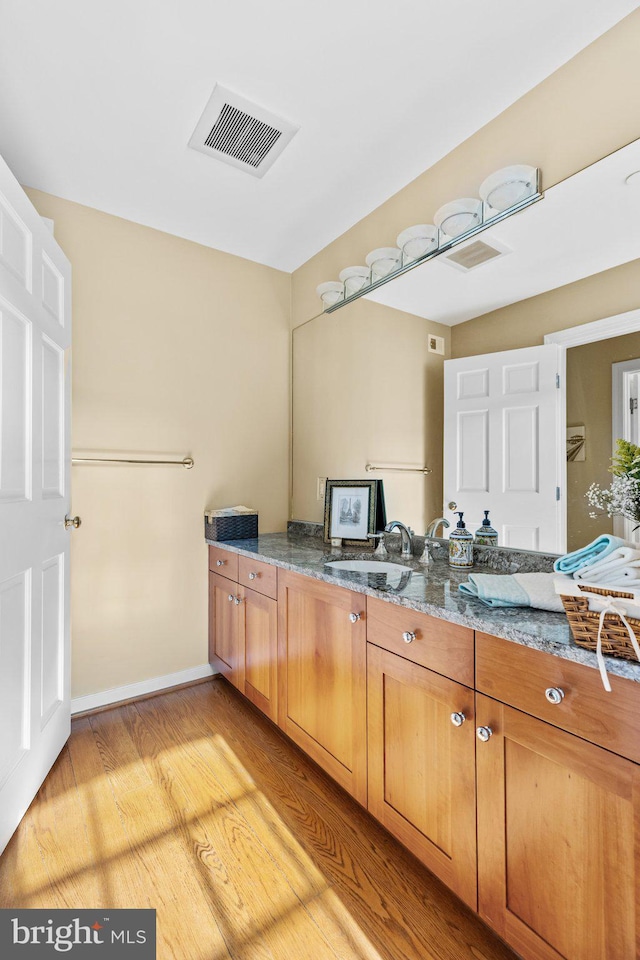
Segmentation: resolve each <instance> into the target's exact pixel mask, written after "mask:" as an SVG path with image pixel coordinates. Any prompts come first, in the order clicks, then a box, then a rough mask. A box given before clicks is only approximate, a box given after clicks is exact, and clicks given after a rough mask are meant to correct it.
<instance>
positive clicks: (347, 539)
mask: <svg viewBox="0 0 640 960" xmlns="http://www.w3.org/2000/svg"><path fill="white" fill-rule="evenodd" d="M386 522H387V519H386V511H385V504H384V489H383V486H382V480H327V482H326V489H325V499H324V542H325V543H330V542H331V540H332V539H335V538H339V539H341V540H342V542H343V543H344V544H345V545H346V546H354V547H355V546H358V547H361V546H362V545H363V544H366V543H370V542H371V541H370V540H369V539H368V538H369V534H372V533H376V532H377V531H378V530H384V527H385V526H386Z"/></svg>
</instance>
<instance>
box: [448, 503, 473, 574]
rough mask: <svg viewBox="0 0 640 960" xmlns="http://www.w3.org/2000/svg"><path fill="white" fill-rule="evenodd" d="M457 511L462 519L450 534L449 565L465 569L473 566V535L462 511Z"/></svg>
mask: <svg viewBox="0 0 640 960" xmlns="http://www.w3.org/2000/svg"><path fill="white" fill-rule="evenodd" d="M456 513H457V514H458V516H459V517H460V519H459V520H458V523H457V525H456V527H455V529H454V530H452V531H451V533H450V534H449V566H450V567H456V568H457V569H459V570H464V569H466V568H467V567H472V566H473V535H472V534H471V533H470V532H469V531H468V530H467V528H466V526H465V524H464V520H463V519H462V517H463V513H462V511H461V510H456Z"/></svg>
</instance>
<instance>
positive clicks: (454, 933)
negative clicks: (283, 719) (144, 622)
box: [0, 679, 515, 960]
mask: <svg viewBox="0 0 640 960" xmlns="http://www.w3.org/2000/svg"><path fill="white" fill-rule="evenodd" d="M18 906H22V907H46V908H53V907H71V908H82V907H87V908H92V907H98V908H109V907H111V908H113V907H155V908H156V909H157V925H158V958H159V960H169V958H176V960H224V958H233V960H514V958H515V954H513V953H512V952H511V951H510V950H509V949H508V948H507V947H505V946H504V944H503V943H502V942H501V941H500V940H498V939H497V938H496V937H495V936H494V935H493V934H492V933H491V931H490V930H488V928H487V927H485V926H484V925H483V924H482V923H481V922H480V920H478V919H477V917H475V916H474V914H473V913H472V912H471V911H469V910H468V909H467V908H466V907H465V906H464V905H463V904H461V903H460V902H459V901H458V900H457V899H456V898H455V897H454V896H453V894H451V893H449V891H448V890H446V888H445V887H443V886H442V884H441V883H440V882H439V881H438V880H436V879H435V878H434V877H432V876H431V875H430V874H429V873H428V872H427V871H426V870H425V869H424V868H423V867H422V866H421V864H419V863H418V862H417V861H416V860H415V859H414V858H413V857H412V856H411V854H410V853H408V852H407V851H406V850H405V849H404V848H403V847H402V846H401V845H400V844H398V843H396V841H395V840H394V839H393V838H392V837H390V836H389V835H388V834H387V833H386V832H385V831H384V830H383V829H382V828H381V827H380V826H379V825H378V824H377V823H376V822H375V821H374V820H373V819H372V818H371V817H370V816H369V814H368V813H367V812H366V811H365V810H363V809H362V808H361V807H360V806H359V805H358V804H357V803H355V801H353V800H351V798H350V797H348V796H347V795H346V794H345V793H344V792H343V791H342V790H341V789H340V788H339V787H338V786H337V785H335V784H334V783H333V782H332V781H331V780H330V779H329V778H328V777H327V776H325V774H324V773H323V772H322V771H320V770H319V769H318V768H317V767H316V766H315V765H314V764H313V763H312V762H311V761H309V760H308V759H307V758H306V757H305V756H304V754H302V753H301V752H300V751H299V750H298V749H297V748H296V747H295V746H293V744H291V743H290V742H289V741H288V740H287V739H286V737H284V736H283V735H282V734H281V733H280V731H278V730H277V729H276V728H275V727H274V726H273V725H272V724H271V723H270V722H269V721H268V720H266V719H265V718H263V717H262V715H261V714H260V713H259V712H258V711H257V710H255V709H254V708H253V707H252V706H251V705H250V704H248V703H247V702H246V701H245V700H244V699H243V698H241V697H240V696H239V695H238V694H237V693H236V692H235V690H233V688H231V687H230V686H229V685H228V684H227V683H226V682H225V681H223V680H220V679H215V680H213V681H211V682H209V683H205V684H199V685H197V686H193V687H190V688H188V689H184V690H179V691H175V692H172V693H167V694H163V695H160V696H157V697H154V698H152V699H148V700H143V701H139V702H137V703H135V704H127V705H125V706H122V707H119V708H116V709H114V710H110V711H107V712H104V713H99V714H96V715H94V716H91V717H88V718H84V719H80V720H75V721H74V722H73V725H72V733H71V739H70V740H69V742H68V744H67V746H66V747H65V749H64V750H63V752H62V753H61V755H60V757H59V758H58V760H57V762H56V764H55V766H54V768H53V769H52V771H51V773H50V774H49V776H48V777H47V780H46V781H45V783H44V785H43V787H42V789H41V790H40V792H39V794H38V796H37V797H36V799H35V800H34V802H33V804H32V805H31V807H30V809H29V811H28V813H27V815H26V817H25V818H24V820H23V822H22V824H21V825H20V827H19V828H18V831H17V832H16V834H15V836H14V837H13V839H12V840H11V842H10V844H9V846H8V847H7V849H6V851H5V853H4V855H3V856H2V857H1V858H0V907H18Z"/></svg>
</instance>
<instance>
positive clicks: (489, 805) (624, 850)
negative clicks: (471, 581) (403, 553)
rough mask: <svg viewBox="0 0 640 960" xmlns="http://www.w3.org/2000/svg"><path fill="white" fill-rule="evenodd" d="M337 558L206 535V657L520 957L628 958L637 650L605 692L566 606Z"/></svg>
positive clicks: (618, 665) (300, 544)
mask: <svg viewBox="0 0 640 960" xmlns="http://www.w3.org/2000/svg"><path fill="white" fill-rule="evenodd" d="M369 556H370V554H369ZM336 558H337V554H333V555H331V554H329V548H328V547H326V546H325V545H324V544H322V542H321V541H319V540H314V539H312V538H309V537H289V536H287V535H286V534H273V535H268V536H264V537H260V538H259V539H257V540H246V541H233V542H230V543H226V544H223V543H217V544H215V545H214V544H210V546H209V571H210V573H209V582H210V591H209V597H210V612H209V616H210V620H209V651H210V660H211V663H212V664H213V666H214V668H215V669H216V671H219V672H220V673H222V674H223V675H224V676H225V677H226V678H227V679H228V680H229V681H230V682H231V683H232V684H233V685H234V686H236V687H237V688H238V690H239V691H240V692H241V693H242V694H244V695H245V696H246V697H248V698H249V699H250V700H251V701H252V702H253V703H254V704H255V705H256V706H257V707H258V708H259V709H260V710H262V711H263V712H264V713H265V714H266V715H267V716H268V717H270V718H271V720H273V721H274V722H275V723H277V724H278V726H279V727H280V728H281V729H282V730H283V732H284V733H285V734H286V735H287V736H288V737H290V738H291V739H292V740H293V741H294V742H295V743H296V744H297V745H298V746H299V747H300V748H301V749H303V750H304V751H305V752H306V753H307V754H308V755H309V756H310V757H311V758H312V759H313V760H314V761H315V762H316V763H318V764H319V765H320V766H321V767H322V768H323V769H324V770H326V771H327V773H329V774H330V776H332V777H333V778H334V779H335V780H336V781H337V782H338V783H339V784H340V785H341V786H342V787H343V788H344V789H345V790H347V791H348V792H349V793H350V794H351V795H352V796H353V797H355V798H356V800H358V801H359V802H360V803H361V804H362V805H363V806H365V807H367V809H368V810H369V812H370V813H371V814H372V815H373V816H374V817H375V818H376V819H377V820H379V821H380V822H381V823H382V824H383V825H384V826H385V827H386V829H387V830H389V832H390V833H392V834H393V835H394V836H395V837H397V838H398V839H399V840H400V841H401V842H402V843H403V844H405V845H406V846H407V847H408V848H409V849H410V850H411V851H412V853H414V854H415V856H417V857H418V858H419V859H420V860H421V861H422V862H423V863H424V864H425V865H426V866H427V867H428V868H429V870H431V871H432V872H433V873H434V874H436V875H437V876H438V877H440V878H441V879H442V880H443V881H444V883H446V884H447V886H449V887H450V888H451V889H452V890H453V891H454V892H455V893H456V894H457V895H458V896H459V897H460V898H461V899H462V900H463V901H464V902H465V903H467V904H468V905H469V906H470V907H471V908H472V909H474V910H477V911H478V913H479V914H480V916H481V917H482V918H483V919H484V920H485V921H486V922H487V923H488V924H489V925H490V926H491V927H492V928H493V929H494V930H496V931H497V933H498V934H500V936H502V937H503V938H504V939H505V940H506V941H507V942H508V943H509V944H510V945H511V946H512V947H513V949H514V950H515V951H516V952H517V953H519V954H521V955H522V957H524V958H525V960H560V958H562V960H634V958H636V957H637V956H638V952H639V950H638V948H639V940H638V938H639V936H640V924H639V923H638V914H639V913H640V910H639V909H638V904H637V902H636V898H637V897H638V886H639V884H638V879H639V878H638V872H639V870H640V866H639V861H638V855H637V853H636V850H637V849H638V848H639V846H640V664H633V663H630V662H627V661H624V660H616V659H614V658H607V667H608V670H609V675H610V680H611V686H612V692H611V693H606V692H605V691H604V689H603V687H602V682H601V679H600V675H599V672H598V671H597V669H595V655H594V654H591V653H590V652H589V651H586V650H584V649H582V648H579V647H577V646H576V645H575V644H574V643H573V642H572V640H571V638H570V634H569V628H568V624H567V622H566V618H565V617H564V616H563V615H561V614H552V613H544V612H541V611H530V610H523V609H513V608H512V609H501V610H495V609H489V608H486V607H482V605H481V604H480V603H479V602H477V601H472V600H469V599H465V598H464V597H463V596H462V595H461V594H459V593H458V590H457V587H458V583H459V582H460V581H461V580H463V579H464V574H460V573H455V572H452V571H450V570H449V568H448V567H447V566H446V565H445V563H444V562H442V561H437V562H435V563H434V564H432V565H431V566H430V567H428V568H426V572H425V568H422V567H420V565H419V564H417V563H415V562H413V561H412V562H410V566H411V568H412V569H411V572H410V574H408V575H407V574H403V575H402V576H400V577H393V575H388V574H371V573H365V574H362V573H357V572H349V571H346V572H345V571H340V572H338V571H336V570H332V569H331V567H327V566H326V564H327V562H328V561H330V560H332V559H336ZM392 559H394V558H393V557H392ZM397 559H399V557H398V558H397ZM403 562H404V561H403Z"/></svg>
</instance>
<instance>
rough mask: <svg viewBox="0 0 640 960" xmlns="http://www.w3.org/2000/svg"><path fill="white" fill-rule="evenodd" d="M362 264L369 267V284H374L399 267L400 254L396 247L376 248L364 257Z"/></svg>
mask: <svg viewBox="0 0 640 960" xmlns="http://www.w3.org/2000/svg"><path fill="white" fill-rule="evenodd" d="M364 262H365V263H366V265H367V266H368V267H371V283H375V282H376V280H382V278H383V277H388V276H389V274H390V273H393V272H394V271H395V270H397V269H398V267H399V266H401V264H402V253H401V251H400V250H399V249H398V248H397V247H378V249H377V250H372V251H371V253H368V254H367V255H366V257H365V258H364Z"/></svg>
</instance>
